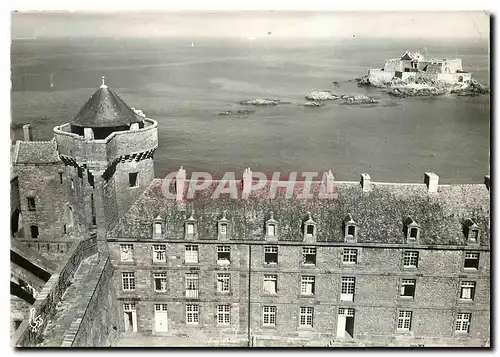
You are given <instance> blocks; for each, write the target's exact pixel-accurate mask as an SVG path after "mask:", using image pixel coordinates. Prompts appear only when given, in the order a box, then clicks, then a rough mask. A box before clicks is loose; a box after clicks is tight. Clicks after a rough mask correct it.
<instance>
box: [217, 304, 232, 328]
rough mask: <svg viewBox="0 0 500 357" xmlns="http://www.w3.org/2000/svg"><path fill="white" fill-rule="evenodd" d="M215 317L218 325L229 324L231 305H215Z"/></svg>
mask: <svg viewBox="0 0 500 357" xmlns="http://www.w3.org/2000/svg"><path fill="white" fill-rule="evenodd" d="M216 317H217V325H218V326H229V325H231V305H229V304H222V305H217V316H216Z"/></svg>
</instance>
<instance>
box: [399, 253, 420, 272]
mask: <svg viewBox="0 0 500 357" xmlns="http://www.w3.org/2000/svg"><path fill="white" fill-rule="evenodd" d="M403 266H404V267H405V268H416V267H418V252H415V251H411V252H404V256H403Z"/></svg>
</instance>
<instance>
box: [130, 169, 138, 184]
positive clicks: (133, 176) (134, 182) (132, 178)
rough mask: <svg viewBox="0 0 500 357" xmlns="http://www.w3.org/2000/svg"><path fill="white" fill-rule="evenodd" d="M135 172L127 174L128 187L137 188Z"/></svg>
mask: <svg viewBox="0 0 500 357" xmlns="http://www.w3.org/2000/svg"><path fill="white" fill-rule="evenodd" d="M137 174H138V173H137V172H131V173H129V174H128V185H129V186H130V187H135V186H137Z"/></svg>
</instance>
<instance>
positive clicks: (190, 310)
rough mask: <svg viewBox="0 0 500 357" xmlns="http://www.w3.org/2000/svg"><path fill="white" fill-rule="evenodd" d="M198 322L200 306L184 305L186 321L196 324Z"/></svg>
mask: <svg viewBox="0 0 500 357" xmlns="http://www.w3.org/2000/svg"><path fill="white" fill-rule="evenodd" d="M199 322H200V307H199V306H198V305H186V323H187V324H194V325H197V324H198V323H199Z"/></svg>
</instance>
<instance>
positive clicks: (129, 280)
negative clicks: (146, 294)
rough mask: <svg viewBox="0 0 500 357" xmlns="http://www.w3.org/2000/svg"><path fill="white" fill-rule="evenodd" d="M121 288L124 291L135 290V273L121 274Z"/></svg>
mask: <svg viewBox="0 0 500 357" xmlns="http://www.w3.org/2000/svg"><path fill="white" fill-rule="evenodd" d="M122 288H123V290H125V291H133V290H135V273H122Z"/></svg>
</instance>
